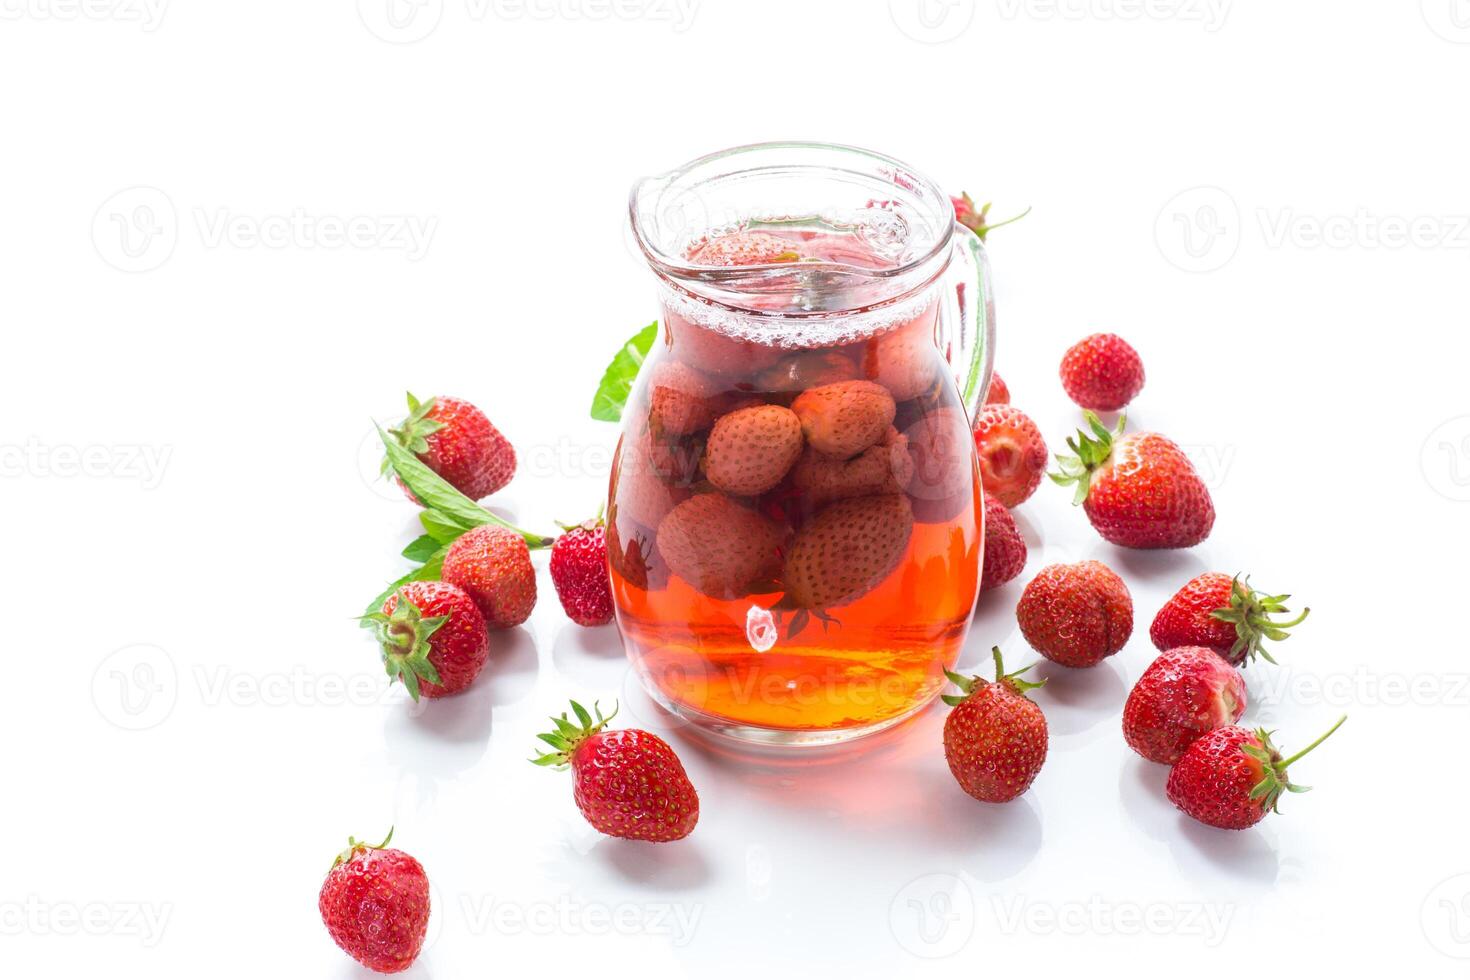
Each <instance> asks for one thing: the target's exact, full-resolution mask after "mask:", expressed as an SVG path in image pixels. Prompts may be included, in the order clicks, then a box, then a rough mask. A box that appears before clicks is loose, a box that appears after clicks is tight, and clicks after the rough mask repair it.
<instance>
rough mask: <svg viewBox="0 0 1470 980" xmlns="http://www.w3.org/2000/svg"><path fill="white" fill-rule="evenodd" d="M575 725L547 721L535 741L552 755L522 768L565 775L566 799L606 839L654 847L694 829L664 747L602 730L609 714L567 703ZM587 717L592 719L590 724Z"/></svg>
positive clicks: (682, 778)
mask: <svg viewBox="0 0 1470 980" xmlns="http://www.w3.org/2000/svg"><path fill="white" fill-rule="evenodd" d="M572 713H573V714H574V715H575V716H576V720H575V721H572V720H570V719H568V718H567V716H566V713H565V712H563V713H562V715H561V717H559V718H552V719H551V723H552V725H553V726H554V727H555V730H554V731H550V732H544V733H542V734H540V735H537V736H536V737H537V738H539V739H541V741H543V742H545V743H546V744H547V745H549V746H551V749H552V751H550V752H547V753H544V754H542V755H538V756H535V757H534V758H532V759H531V760H530V761H531V762H532V763H534V764H536V765H538V766H546V767H548V768H554V769H561V770H565V769H570V770H571V772H572V794H573V797H574V798H575V799H576V802H577V808H578V809H579V810H581V811H582V816H584V817H586V818H587V822H588V823H590V824H591V825H592V826H593V827H594V828H596V829H597V830H599V831H601V832H602V833H604V834H607V835H609V836H611V837H621V838H624V839H627V840H644V841H651V842H654V843H662V842H667V841H675V840H679V839H681V838H683V837H687V836H689V833H690V832H691V831H693V830H694V825H695V824H696V823H698V822H699V794H698V793H696V792H695V791H694V786H693V784H691V783H690V782H689V776H688V775H687V774H686V773H685V772H684V766H683V765H682V764H681V763H680V762H679V757H678V756H677V755H675V754H674V750H673V749H672V748H670V747H669V744H668V743H667V742H665V741H664V740H663V739H661V738H659V737H658V736H657V735H654V734H653V733H651V732H645V731H641V730H639V729H636V728H620V729H615V730H608V729H607V723H608V722H610V721H612V719H613V718H614V717H615V716H616V715H617V713H618V712H617V708H616V707H614V708H613V712H612V714H610V715H608V716H607V717H603V714H602V711H601V709H600V708H599V707H598V705H597V704H596V702H594V703H593V705H592V712H591V713H589V712H588V711H587V709H586V708H584V707H582V706H581V705H580V704H578V703H577V702H575V701H573V702H572ZM594 713H595V715H596V717H595V718H594V717H593V714H594Z"/></svg>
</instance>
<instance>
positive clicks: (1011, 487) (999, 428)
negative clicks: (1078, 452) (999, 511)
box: [975, 405, 1046, 507]
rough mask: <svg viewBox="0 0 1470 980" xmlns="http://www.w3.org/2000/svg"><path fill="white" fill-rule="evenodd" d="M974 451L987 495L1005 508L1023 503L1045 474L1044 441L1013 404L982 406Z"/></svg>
mask: <svg viewBox="0 0 1470 980" xmlns="http://www.w3.org/2000/svg"><path fill="white" fill-rule="evenodd" d="M975 451H976V452H977V453H978V454H979V456H980V482H981V483H983V484H984V486H985V493H986V495H987V496H991V497H994V498H995V499H996V500H999V501H1000V502H1001V503H1002V504H1005V505H1006V506H1007V507H1015V506H1016V505H1018V504H1021V503H1024V502H1025V501H1026V499H1027V498H1029V497H1030V496H1031V495H1032V494H1033V493H1035V492H1036V488H1037V487H1038V486H1040V484H1041V474H1043V473H1045V472H1046V440H1045V439H1043V438H1042V437H1041V430H1040V429H1038V428H1036V423H1035V422H1033V421H1031V419H1030V417H1029V416H1027V415H1026V413H1025V412H1023V411H1021V410H1020V409H1019V408H1016V407H1015V406H1013V405H984V406H982V407H981V409H980V412H979V413H978V414H977V415H976V416H975Z"/></svg>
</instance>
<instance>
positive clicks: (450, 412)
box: [383, 393, 516, 503]
mask: <svg viewBox="0 0 1470 980" xmlns="http://www.w3.org/2000/svg"><path fill="white" fill-rule="evenodd" d="M388 434H389V436H390V437H391V438H393V439H394V440H395V441H397V443H398V444H399V445H401V446H403V447H404V448H405V449H407V450H409V451H410V452H412V453H414V454H415V455H417V456H418V458H419V459H420V460H422V461H423V463H424V465H425V466H427V467H428V468H429V469H431V470H433V471H434V472H435V473H438V474H439V475H440V476H441V477H443V478H444V480H445V482H447V483H449V484H450V485H451V486H453V487H454V488H455V489H456V490H458V491H459V492H460V493H462V494H464V495H465V496H466V497H469V498H470V499H471V500H479V499H481V498H482V497H488V496H490V494H492V493H494V492H495V491H497V490H499V489H501V488H502V487H504V486H505V485H506V484H507V483H509V482H510V480H511V477H513V476H515V472H516V451H515V448H514V447H513V446H511V444H510V442H509V440H507V439H506V438H505V436H503V435H501V434H500V430H499V429H497V428H495V426H493V425H491V424H490V420H489V419H487V418H486V417H485V413H484V412H481V411H480V410H479V409H478V408H476V407H475V406H473V405H471V404H470V403H469V402H467V401H461V400H460V399H458V398H446V397H443V396H440V397H438V398H430V399H429V400H428V401H424V402H420V401H419V400H418V399H417V398H415V397H414V396H413V394H412V393H410V394H409V396H408V418H406V419H404V420H403V421H402V422H401V423H399V424H398V426H397V427H396V428H391V429H389V430H388ZM390 470H391V467H390V466H389V465H388V460H387V459H384V460H383V473H384V474H385V475H386V474H387V473H388V472H389V471H390ZM398 485H399V486H400V487H402V488H403V492H404V493H405V494H407V496H408V499H409V500H412V501H413V502H414V503H418V502H419V501H418V498H416V497H415V496H414V495H413V493H412V492H410V491H409V489H408V488H407V487H405V486H403V481H402V480H399V481H398Z"/></svg>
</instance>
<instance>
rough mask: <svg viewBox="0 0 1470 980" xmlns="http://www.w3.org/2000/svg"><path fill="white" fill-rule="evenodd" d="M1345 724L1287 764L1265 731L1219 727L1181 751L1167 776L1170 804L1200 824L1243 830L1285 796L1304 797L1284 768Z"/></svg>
mask: <svg viewBox="0 0 1470 980" xmlns="http://www.w3.org/2000/svg"><path fill="white" fill-rule="evenodd" d="M1345 721H1347V716H1346V715H1344V716H1343V717H1342V718H1339V719H1338V720H1337V724H1336V725H1333V726H1332V727H1331V728H1330V729H1328V731H1327V734H1326V735H1323V736H1322V737H1321V738H1319V739H1317V741H1315V742H1313V743H1312V744H1311V745H1308V746H1307V747H1306V748H1304V749H1302V750H1301V751H1300V752H1298V753H1297V754H1296V755H1294V756H1292V757H1291V758H1289V759H1283V758H1281V753H1280V752H1279V751H1278V750H1277V748H1276V746H1275V745H1273V744H1271V734H1270V733H1269V732H1267V731H1266V730H1265V729H1262V728H1258V729H1256V730H1255V731H1251V730H1250V729H1248V728H1241V727H1239V726H1234V725H1232V726H1231V727H1229V728H1217V729H1215V730H1214V731H1213V732H1210V733H1209V734H1208V735H1205V736H1204V737H1203V738H1200V739H1198V740H1197V741H1196V742H1195V743H1194V744H1193V745H1191V746H1190V747H1189V748H1188V749H1187V750H1185V753H1184V757H1183V758H1181V759H1180V760H1179V761H1178V762H1177V763H1176V764H1175V765H1174V768H1173V770H1172V771H1171V772H1170V773H1169V782H1168V784H1167V786H1166V791H1167V792H1168V794H1169V800H1170V802H1172V803H1173V804H1174V805H1175V806H1177V807H1178V808H1179V809H1181V810H1183V811H1184V812H1185V813H1187V814H1188V815H1189V816H1191V817H1193V818H1194V819H1196V820H1198V821H1199V822H1200V823H1204V824H1209V825H1210V826H1211V827H1219V828H1221V829H1222V830H1245V829H1246V828H1247V827H1254V826H1255V825H1256V824H1258V823H1260V822H1261V820H1263V819H1264V818H1265V816H1266V814H1268V813H1273V812H1278V809H1277V804H1278V801H1279V800H1280V798H1281V794H1282V793H1283V792H1290V793H1305V792H1306V791H1307V790H1308V789H1310V788H1311V787H1309V786H1297V785H1296V784H1294V783H1292V782H1291V780H1290V779H1288V778H1287V775H1286V769H1287V767H1288V766H1290V765H1291V764H1293V763H1294V762H1296V761H1297V760H1298V759H1300V758H1301V757H1302V756H1304V755H1306V754H1307V753H1308V752H1310V751H1312V750H1313V749H1315V748H1316V747H1317V746H1319V745H1321V744H1322V742H1323V741H1325V740H1326V738H1327V736H1328V735H1331V734H1332V733H1333V732H1335V731H1337V729H1338V728H1339V727H1340V726H1341V725H1342V723H1343V722H1345Z"/></svg>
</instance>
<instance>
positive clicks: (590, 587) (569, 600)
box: [551, 517, 613, 626]
mask: <svg viewBox="0 0 1470 980" xmlns="http://www.w3.org/2000/svg"><path fill="white" fill-rule="evenodd" d="M565 532H566V533H564V534H562V535H561V536H560V537H559V538H557V539H556V543H555V544H553V545H552V546H551V584H552V585H554V586H555V587H556V597H557V598H558V599H560V600H561V607H562V609H564V610H566V613H567V616H568V617H570V619H571V620H572V622H574V623H576V624H577V625H578V626H605V625H607V624H608V623H610V622H612V617H613V601H612V585H611V582H610V581H609V580H608V573H607V564H608V563H607V525H606V524H605V523H603V520H602V518H601V517H598V518H596V519H594V520H590V521H586V522H584V523H582V524H578V525H576V526H575V527H568V528H565Z"/></svg>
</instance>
